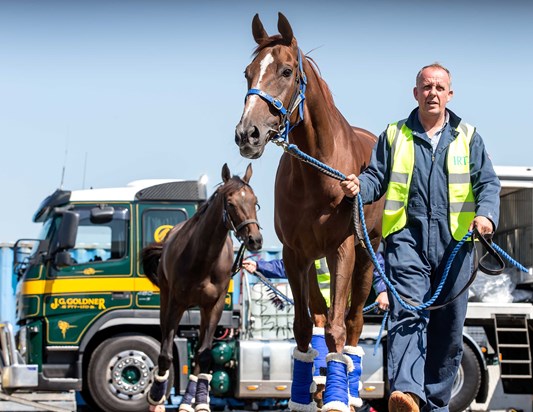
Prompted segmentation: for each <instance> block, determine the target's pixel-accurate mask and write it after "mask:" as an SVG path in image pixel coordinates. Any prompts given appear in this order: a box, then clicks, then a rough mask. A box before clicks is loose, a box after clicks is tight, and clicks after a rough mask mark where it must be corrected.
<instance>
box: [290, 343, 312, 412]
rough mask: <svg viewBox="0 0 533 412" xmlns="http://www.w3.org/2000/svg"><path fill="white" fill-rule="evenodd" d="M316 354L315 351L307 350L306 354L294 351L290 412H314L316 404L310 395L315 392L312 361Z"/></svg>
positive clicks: (296, 349)
mask: <svg viewBox="0 0 533 412" xmlns="http://www.w3.org/2000/svg"><path fill="white" fill-rule="evenodd" d="M317 354H318V353H317V351H316V350H315V349H309V350H308V351H307V352H306V353H302V352H300V351H299V350H298V348H295V349H294V354H293V358H294V365H293V373H292V386H291V399H290V401H289V408H290V410H291V411H304V412H305V411H308V412H315V411H316V403H315V402H314V401H313V400H312V395H313V393H314V391H315V385H314V383H313V360H314V358H315V357H316V355H317Z"/></svg>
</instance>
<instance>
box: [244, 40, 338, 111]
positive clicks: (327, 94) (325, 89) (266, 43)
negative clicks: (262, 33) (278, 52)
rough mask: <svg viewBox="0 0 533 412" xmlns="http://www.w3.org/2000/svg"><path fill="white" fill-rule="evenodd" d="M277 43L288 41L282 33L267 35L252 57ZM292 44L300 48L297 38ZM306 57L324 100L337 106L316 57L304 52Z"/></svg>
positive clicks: (332, 105) (330, 105) (329, 104)
mask: <svg viewBox="0 0 533 412" xmlns="http://www.w3.org/2000/svg"><path fill="white" fill-rule="evenodd" d="M277 45H283V46H288V44H287V42H286V41H285V40H284V39H283V38H282V37H281V35H280V34H275V35H273V36H270V37H267V38H266V39H264V40H263V41H262V42H261V44H259V45H258V46H257V47H256V48H255V50H254V51H253V54H252V58H255V57H257V55H258V54H259V53H260V52H261V51H262V50H264V49H266V48H267V47H274V46H277ZM290 46H294V48H298V45H297V43H296V39H293V41H292V43H291V45H290ZM304 57H305V59H306V60H307V61H308V62H309V67H311V70H312V71H313V74H314V77H315V78H316V79H317V81H318V86H319V88H320V91H321V92H322V95H323V97H324V100H325V102H326V104H327V106H328V107H329V108H330V109H334V108H335V102H334V101H333V94H332V93H331V90H330V88H329V86H328V84H327V83H326V81H325V80H324V79H323V78H322V74H321V73H320V69H319V67H318V65H317V63H316V62H315V61H314V59H313V58H312V57H310V56H308V55H307V54H304ZM307 78H308V79H309V75H307Z"/></svg>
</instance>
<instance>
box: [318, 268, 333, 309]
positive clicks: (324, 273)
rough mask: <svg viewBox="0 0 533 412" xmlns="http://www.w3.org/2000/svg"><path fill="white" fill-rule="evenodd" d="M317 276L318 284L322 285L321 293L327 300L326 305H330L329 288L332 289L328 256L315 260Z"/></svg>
mask: <svg viewBox="0 0 533 412" xmlns="http://www.w3.org/2000/svg"><path fill="white" fill-rule="evenodd" d="M315 269H316V278H317V280H318V286H320V293H321V294H322V296H324V299H325V300H326V305H327V306H328V307H329V295H330V292H329V289H330V286H329V284H330V278H331V276H330V274H329V268H328V265H327V263H326V258H322V259H318V260H315Z"/></svg>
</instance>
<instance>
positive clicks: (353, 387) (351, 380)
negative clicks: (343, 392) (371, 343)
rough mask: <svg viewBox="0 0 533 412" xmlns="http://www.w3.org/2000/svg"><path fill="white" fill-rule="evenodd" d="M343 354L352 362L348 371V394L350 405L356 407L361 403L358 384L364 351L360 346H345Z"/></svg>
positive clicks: (359, 382)
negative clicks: (351, 368)
mask: <svg viewBox="0 0 533 412" xmlns="http://www.w3.org/2000/svg"><path fill="white" fill-rule="evenodd" d="M344 354H345V355H346V356H348V357H350V359H351V360H352V362H353V370H352V371H351V372H348V388H349V392H350V393H349V395H350V405H353V406H355V407H357V408H359V407H361V406H362V405H363V400H362V399H361V397H360V396H359V386H360V384H361V372H362V371H363V365H362V360H363V355H364V354H365V352H364V351H363V348H362V347H360V346H356V347H354V346H346V347H345V348H344Z"/></svg>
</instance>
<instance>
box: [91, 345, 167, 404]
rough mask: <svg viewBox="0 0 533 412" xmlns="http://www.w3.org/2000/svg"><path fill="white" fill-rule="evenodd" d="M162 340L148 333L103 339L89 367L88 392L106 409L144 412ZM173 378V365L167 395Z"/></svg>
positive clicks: (93, 354)
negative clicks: (147, 334) (159, 340)
mask: <svg viewBox="0 0 533 412" xmlns="http://www.w3.org/2000/svg"><path fill="white" fill-rule="evenodd" d="M159 348H160V345H159V342H158V341H157V340H155V339H154V338H152V337H150V336H146V335H123V336H117V337H113V338H110V339H107V340H105V341H103V342H102V343H101V344H100V345H99V346H98V347H97V348H96V349H95V350H94V352H93V353H92V355H91V359H90V361H89V367H88V371H87V380H88V382H87V383H88V389H89V395H90V397H91V398H92V400H93V401H94V403H95V404H96V405H98V407H99V408H101V409H102V410H103V411H105V412H143V411H147V410H148V408H149V405H148V402H147V401H146V394H147V393H148V391H149V389H150V386H151V384H152V371H153V370H154V368H155V367H156V366H157V358H158V356H159ZM173 382H174V370H173V369H172V368H171V369H170V377H169V385H168V388H169V389H168V392H169V393H167V398H168V395H169V394H170V390H171V388H172V383H173Z"/></svg>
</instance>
